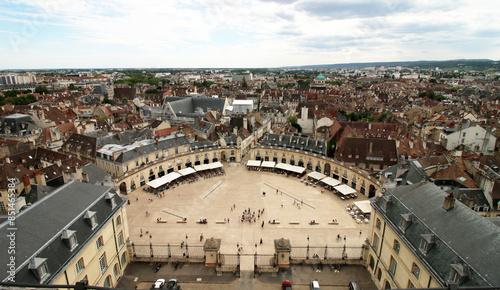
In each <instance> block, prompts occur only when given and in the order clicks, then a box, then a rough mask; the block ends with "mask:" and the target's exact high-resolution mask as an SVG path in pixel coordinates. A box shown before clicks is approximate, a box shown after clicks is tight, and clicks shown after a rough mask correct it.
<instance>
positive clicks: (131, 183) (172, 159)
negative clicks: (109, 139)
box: [116, 146, 242, 194]
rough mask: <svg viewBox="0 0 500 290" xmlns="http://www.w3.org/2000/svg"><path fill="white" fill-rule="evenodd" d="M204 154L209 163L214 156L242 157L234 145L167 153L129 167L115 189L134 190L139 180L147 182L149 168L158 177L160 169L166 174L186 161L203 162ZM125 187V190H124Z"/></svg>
mask: <svg viewBox="0 0 500 290" xmlns="http://www.w3.org/2000/svg"><path fill="white" fill-rule="evenodd" d="M205 154H207V156H208V159H209V163H211V162H212V161H213V159H214V158H217V160H218V161H230V160H231V158H234V162H241V159H242V157H241V155H242V154H241V148H238V147H236V146H224V147H222V146H221V147H216V148H207V149H201V150H195V151H188V152H179V153H178V154H171V155H170V154H169V155H168V156H165V158H159V159H158V160H155V161H153V162H150V163H148V164H145V165H144V166H139V167H134V168H133V169H130V168H129V171H128V172H126V173H124V174H122V175H120V176H119V177H118V178H117V179H116V186H117V189H119V190H120V192H121V193H122V194H126V193H127V192H131V191H134V190H136V189H137V188H139V187H140V186H141V185H140V184H141V181H143V183H147V182H149V176H150V172H151V170H152V171H153V174H154V175H155V178H158V173H159V172H160V171H161V170H163V171H164V173H165V174H167V171H168V170H169V169H170V170H173V171H178V170H179V169H183V168H186V163H188V162H190V163H191V166H194V165H195V162H196V161H199V162H200V164H203V163H204V160H205ZM134 166H135V164H134ZM125 188H126V190H124V189H125Z"/></svg>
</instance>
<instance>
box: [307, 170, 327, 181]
mask: <svg viewBox="0 0 500 290" xmlns="http://www.w3.org/2000/svg"><path fill="white" fill-rule="evenodd" d="M307 176H308V177H311V178H312V179H315V180H321V179H323V178H325V177H326V175H324V174H323V173H319V172H316V171H313V172H311V173H309V174H307Z"/></svg>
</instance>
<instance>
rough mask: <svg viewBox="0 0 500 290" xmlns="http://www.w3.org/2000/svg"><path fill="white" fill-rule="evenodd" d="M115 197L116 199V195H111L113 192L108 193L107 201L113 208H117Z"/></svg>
mask: <svg viewBox="0 0 500 290" xmlns="http://www.w3.org/2000/svg"><path fill="white" fill-rule="evenodd" d="M114 197H115V194H114V193H111V192H108V193H106V201H107V202H108V203H109V205H110V206H111V208H115V206H116V201H115V199H114Z"/></svg>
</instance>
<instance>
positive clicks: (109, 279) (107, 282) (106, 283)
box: [102, 275, 112, 287]
mask: <svg viewBox="0 0 500 290" xmlns="http://www.w3.org/2000/svg"><path fill="white" fill-rule="evenodd" d="M102 286H104V287H112V285H111V275H108V277H106V279H104V283H103V284H102Z"/></svg>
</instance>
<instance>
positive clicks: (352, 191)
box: [334, 184, 357, 195]
mask: <svg viewBox="0 0 500 290" xmlns="http://www.w3.org/2000/svg"><path fill="white" fill-rule="evenodd" d="M334 189H335V190H337V191H338V192H340V193H342V194H343V195H351V194H355V193H356V192H357V191H356V190H355V189H353V188H352V187H350V186H348V185H345V184H342V185H338V186H335V187H334Z"/></svg>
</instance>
